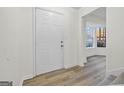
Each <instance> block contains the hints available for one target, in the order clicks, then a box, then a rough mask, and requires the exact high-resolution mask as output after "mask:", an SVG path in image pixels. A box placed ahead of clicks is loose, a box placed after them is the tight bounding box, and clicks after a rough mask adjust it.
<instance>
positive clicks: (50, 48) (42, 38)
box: [36, 8, 64, 75]
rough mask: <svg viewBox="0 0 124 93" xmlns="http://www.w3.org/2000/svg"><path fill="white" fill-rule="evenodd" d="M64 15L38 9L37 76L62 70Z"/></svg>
mask: <svg viewBox="0 0 124 93" xmlns="http://www.w3.org/2000/svg"><path fill="white" fill-rule="evenodd" d="M63 20H64V15H62V14H59V13H56V12H51V11H47V10H42V9H39V8H37V9H36V74H37V75H39V74H43V73H46V72H50V71H53V70H57V69H61V68H63V66H64V62H63V47H62V46H61V45H63V30H64V23H63V22H64V21H63Z"/></svg>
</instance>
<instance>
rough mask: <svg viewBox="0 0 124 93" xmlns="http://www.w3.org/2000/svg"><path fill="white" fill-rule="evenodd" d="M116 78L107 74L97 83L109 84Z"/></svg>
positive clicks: (100, 84)
mask: <svg viewBox="0 0 124 93" xmlns="http://www.w3.org/2000/svg"><path fill="white" fill-rule="evenodd" d="M116 78H117V76H115V75H109V76H108V77H106V78H105V79H104V80H103V81H102V82H100V83H99V84H98V85H99V86H105V85H109V84H111V83H112V82H113V81H114V80H115V79H116Z"/></svg>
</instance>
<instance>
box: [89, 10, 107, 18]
mask: <svg viewBox="0 0 124 93" xmlns="http://www.w3.org/2000/svg"><path fill="white" fill-rule="evenodd" d="M91 14H92V15H95V16H97V17H99V18H102V19H106V8H99V9H97V10H95V11H93V12H92V13H91Z"/></svg>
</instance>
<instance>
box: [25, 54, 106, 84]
mask: <svg viewBox="0 0 124 93" xmlns="http://www.w3.org/2000/svg"><path fill="white" fill-rule="evenodd" d="M105 62H106V57H105V56H92V57H89V58H88V59H87V63H86V64H85V66H84V67H80V66H75V67H72V68H69V69H61V70H57V71H53V72H49V73H46V74H42V75H39V76H36V77H34V78H32V79H28V80H25V81H24V83H23V85H24V86H95V85H97V84H98V83H99V82H100V81H101V80H103V79H104V76H105Z"/></svg>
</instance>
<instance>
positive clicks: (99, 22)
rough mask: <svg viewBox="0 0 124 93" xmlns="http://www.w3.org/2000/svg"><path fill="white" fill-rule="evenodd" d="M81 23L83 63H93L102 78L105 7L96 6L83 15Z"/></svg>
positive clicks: (104, 61)
mask: <svg viewBox="0 0 124 93" xmlns="http://www.w3.org/2000/svg"><path fill="white" fill-rule="evenodd" d="M82 23H83V31H82V35H83V42H84V47H85V48H84V51H85V59H86V63H85V65H89V64H95V65H96V66H94V67H95V69H96V71H98V73H100V75H99V76H102V79H104V77H105V74H106V8H103V7H102V8H98V9H96V10H94V11H92V12H90V13H89V14H87V15H85V16H83V17H82ZM97 68H98V70H97ZM101 72H102V74H101Z"/></svg>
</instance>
